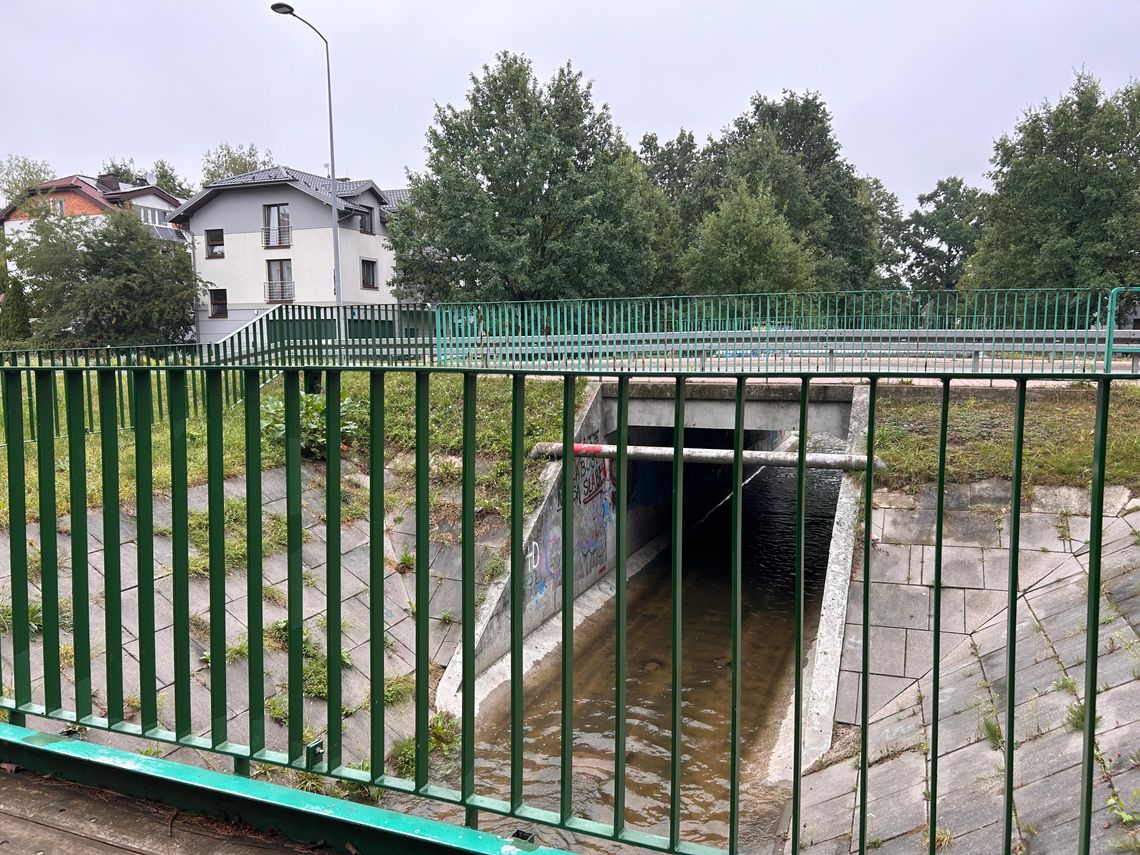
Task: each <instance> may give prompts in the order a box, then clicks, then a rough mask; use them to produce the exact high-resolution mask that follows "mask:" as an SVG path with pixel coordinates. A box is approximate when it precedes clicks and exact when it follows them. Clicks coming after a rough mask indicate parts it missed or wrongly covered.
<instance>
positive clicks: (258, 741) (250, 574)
mask: <svg viewBox="0 0 1140 855" xmlns="http://www.w3.org/2000/svg"><path fill="white" fill-rule="evenodd" d="M243 373H244V374H245V551H246V587H245V600H246V603H245V604H246V617H245V622H246V628H247V630H248V634H247V635H246V638H247V639H248V644H249V655H248V656H247V657H246V664H247V665H248V668H249V670H248V675H249V679H248V683H249V696H248V703H249V754H250V756H251V757H252V756H253V755H255V754H257V753H258V752H259V751H263V750H264V749H265V643H264V632H265V627H264V622H265V621H264V613H263V607H262V603H263V598H264V596H265V591H264V584H263V573H262V567H263V558H264V553H263V550H262V522H261V514H262V510H261V505H262V501H263V497H262V488H261V385H260V383H259V371H258V369H256V368H247V369H245V371H244V372H243Z"/></svg>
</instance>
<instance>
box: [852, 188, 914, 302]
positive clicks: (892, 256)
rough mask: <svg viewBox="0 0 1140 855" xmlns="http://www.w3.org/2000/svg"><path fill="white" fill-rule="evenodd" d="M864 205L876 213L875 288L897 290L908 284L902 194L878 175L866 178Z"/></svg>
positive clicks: (873, 284)
mask: <svg viewBox="0 0 1140 855" xmlns="http://www.w3.org/2000/svg"><path fill="white" fill-rule="evenodd" d="M863 186H864V188H865V193H866V201H865V203H864V204H865V205H866V206H867V207H869V208H870V209H871V210H873V211H874V212H875V236H876V239H877V242H878V253H877V256H878V265H877V267H876V271H875V281H874V282H873V283H872V287H878V288H880V289H883V290H890V291H898V290H902V289H903V288H904V287H905V281H904V272H905V264H906V259H907V255H906V240H905V236H904V232H905V230H906V221H905V220H904V219H903V215H902V207H901V206H900V205H899V197H898V196H896V195H895V194H894V193H892V192H891V191H890V190H888V189H887V188H886V187H884V186H883V182H882V181H880V180H879V179H878V178H864V179H863Z"/></svg>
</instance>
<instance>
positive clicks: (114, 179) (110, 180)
mask: <svg viewBox="0 0 1140 855" xmlns="http://www.w3.org/2000/svg"><path fill="white" fill-rule="evenodd" d="M96 181H97V182H98V183H99V184H101V185H102V186H103V187H105V188H106V189H108V190H110V191H112V192H114V191H116V190H118V189H119V176H118V175H111V174H110V173H108V174H106V175H100V176H99V177H98V178H97V179H96Z"/></svg>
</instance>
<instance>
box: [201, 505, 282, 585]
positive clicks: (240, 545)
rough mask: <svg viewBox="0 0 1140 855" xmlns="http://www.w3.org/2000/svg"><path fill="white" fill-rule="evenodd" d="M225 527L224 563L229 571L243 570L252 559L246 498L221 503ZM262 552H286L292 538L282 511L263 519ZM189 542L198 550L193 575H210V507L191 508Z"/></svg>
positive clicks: (268, 553)
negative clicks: (208, 508)
mask: <svg viewBox="0 0 1140 855" xmlns="http://www.w3.org/2000/svg"><path fill="white" fill-rule="evenodd" d="M222 518H223V520H224V522H223V531H224V544H223V551H224V556H225V560H224V566H225V569H226V573H227V574H228V573H233V572H235V571H237V570H244V569H245V567H246V562H247V561H248V559H249V549H248V543H247V537H248V531H249V529H248V527H247V517H246V502H245V499H241V498H233V499H226V500H225V502H224V504H223V506H222ZM261 527H262V529H261V541H262V553H263V554H264V555H272V554H274V553H277V552H283V551H284V550H285V547H286V546H287V545H288V542H289V535H288V528H287V527H286V522H285V516H284V515H283V514H265V515H264V516H263V518H262V522H261ZM189 537H190V546H191V547H192V548H193V549H194V551H195V553H196V554H193V553H192V554H191V556H190V575H191V576H209V575H210V514H209V512H208V511H191V512H190V522H189Z"/></svg>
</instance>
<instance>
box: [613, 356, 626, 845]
mask: <svg viewBox="0 0 1140 855" xmlns="http://www.w3.org/2000/svg"><path fill="white" fill-rule="evenodd" d="M617 392H618V403H617V459H616V460H615V462H614V465H615V470H616V471H615V479H616V480H617V496H616V498H615V502H614V504H615V506H616V511H615V515H614V517H615V528H614V540H615V544H616V548H617V554H616V556H615V558H614V612H615V617H614V835H615V836H620V835H621V834H622V832H623V831H624V830H625V748H626V669H627V663H626V659H627V653H626V647H627V642H628V639H627V638H626V632H627V630H626V624H627V618H628V614H627V612H628V607H629V606H628V603H627V601H626V600H627V598H626V578H625V573H626V549H627V547H628V540H629V531H628V525H627V521H626V517H627V511H628V507H627V505H628V504H629V376H628V375H625V374H623V375H622V376H621V377H619V378H618V387H617Z"/></svg>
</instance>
